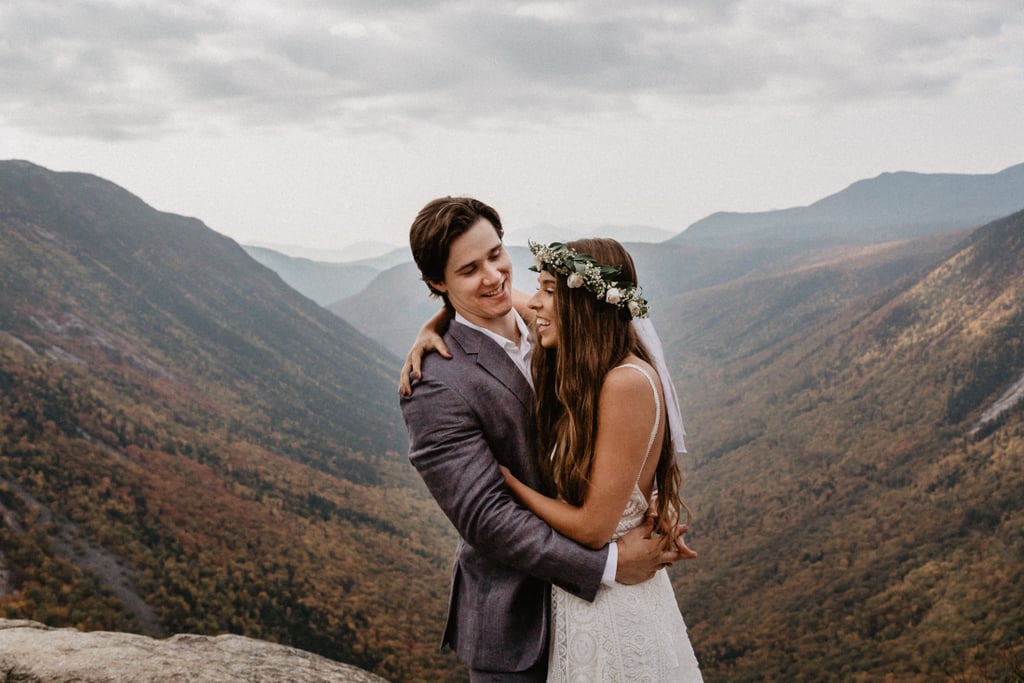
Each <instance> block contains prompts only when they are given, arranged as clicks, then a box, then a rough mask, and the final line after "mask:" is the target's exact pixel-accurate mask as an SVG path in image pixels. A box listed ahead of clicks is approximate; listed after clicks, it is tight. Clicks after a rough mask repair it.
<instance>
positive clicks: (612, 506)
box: [504, 239, 701, 681]
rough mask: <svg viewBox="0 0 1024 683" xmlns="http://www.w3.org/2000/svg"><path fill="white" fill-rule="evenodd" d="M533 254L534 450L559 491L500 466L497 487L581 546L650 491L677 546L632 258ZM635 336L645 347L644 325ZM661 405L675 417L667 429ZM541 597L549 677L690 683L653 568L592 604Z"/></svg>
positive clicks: (613, 248)
mask: <svg viewBox="0 0 1024 683" xmlns="http://www.w3.org/2000/svg"><path fill="white" fill-rule="evenodd" d="M530 248H531V250H532V251H533V253H534V256H535V257H536V265H535V267H534V268H533V270H536V271H538V273H539V275H538V278H537V281H538V289H537V292H536V294H534V295H533V296H532V297H531V298H530V300H529V302H528V307H529V308H530V310H531V311H532V312H533V313H534V327H535V330H536V334H537V342H538V345H539V348H536V349H535V350H534V358H533V380H534V388H535V390H536V396H537V400H536V404H535V405H536V410H535V413H536V419H537V427H538V429H537V432H538V450H537V452H538V453H539V454H543V455H542V456H541V457H540V463H539V464H540V467H541V470H542V472H543V473H544V477H545V479H546V481H547V483H548V484H549V485H550V487H551V490H553V491H555V492H556V493H557V496H558V497H557V498H550V497H547V496H545V495H543V494H542V493H540V492H537V491H534V490H533V489H530V488H529V487H527V486H525V485H523V484H522V483H521V482H520V481H518V480H517V479H516V478H515V477H513V476H512V475H511V474H510V473H508V472H507V471H506V472H504V474H505V477H506V481H507V482H508V484H509V486H510V487H511V488H512V490H513V492H514V493H515V494H516V496H517V497H519V499H520V500H521V501H522V502H523V504H524V505H526V506H527V507H528V508H530V510H532V511H533V512H534V513H535V514H537V515H538V516H539V517H541V518H543V519H544V520H545V521H547V522H548V524H550V525H551V526H552V527H553V528H554V529H555V530H557V531H559V532H560V533H562V534H564V535H566V536H569V537H570V538H573V539H575V540H576V541H578V542H580V543H583V544H586V545H590V546H592V547H601V546H603V545H604V544H605V543H607V542H608V541H609V539H614V538H617V537H618V536H619V535H621V534H623V533H625V532H626V531H628V530H629V529H631V528H633V527H635V526H637V525H639V524H641V523H642V522H643V520H644V517H645V515H646V514H647V512H648V501H649V500H651V498H652V494H653V493H655V492H657V497H656V508H657V516H658V518H659V520H660V525H659V526H660V528H661V529H663V530H664V532H665V542H666V543H667V544H668V543H673V542H676V541H677V538H676V535H677V524H676V523H677V521H678V519H679V511H680V509H681V508H682V509H685V507H683V506H682V503H681V501H680V500H679V482H680V475H679V469H678V466H677V464H676V458H675V447H674V446H673V436H675V440H676V442H677V443H676V445H678V446H679V448H680V449H681V448H682V433H681V432H682V428H681V427H682V426H681V422H680V421H678V413H677V408H676V407H675V404H674V399H675V396H674V391H672V390H671V384H669V383H667V382H663V380H667V374H665V371H664V370H663V371H662V374H663V375H665V376H664V377H661V376H659V374H658V372H657V371H656V370H655V368H654V367H653V366H652V363H653V362H654V361H655V358H654V357H652V355H651V353H650V350H649V349H648V348H646V347H645V345H644V343H642V342H641V341H640V339H639V338H638V334H637V325H635V324H633V321H634V320H635V321H643V322H642V323H641V324H642V325H643V326H645V327H646V326H647V325H649V322H648V321H646V320H645V319H646V317H647V302H646V301H645V300H644V299H643V298H642V297H641V296H640V290H639V288H637V287H636V286H635V285H634V284H633V283H635V282H636V280H637V278H636V271H635V267H634V265H633V261H632V259H631V258H630V256H629V254H628V253H627V252H626V250H625V249H624V248H623V247H622V245H620V244H619V243H618V242H616V241H614V240H608V239H588V240H579V241H576V242H570V243H569V244H560V243H553V244H551V245H547V246H542V245H538V244H533V243H531V245H530ZM646 334H648V335H650V338H651V339H654V340H656V336H654V335H653V330H652V329H648V331H647V333H646ZM655 353H660V348H659V349H657V350H656V351H655ZM666 392H667V393H668V395H666ZM666 398H668V399H669V401H670V404H671V405H672V412H674V413H676V414H675V416H674V417H675V418H677V419H676V420H673V422H675V423H676V425H677V426H676V432H677V433H676V434H675V435H673V434H672V433H671V428H670V426H669V422H670V420H669V411H668V410H666ZM678 540H679V542H680V543H681V539H678ZM682 547H685V546H682ZM552 591H553V592H552V612H553V629H552V641H551V651H550V659H549V668H548V681H570V680H573V681H575V680H593V681H646V680H650V681H699V680H701V675H700V669H699V667H698V665H697V660H696V657H695V656H694V653H693V648H692V647H691V645H690V642H689V640H688V638H687V634H686V626H685V624H684V623H683V619H682V616H681V615H680V613H679V608H678V607H677V605H676V600H675V595H674V592H673V590H672V585H671V582H670V581H669V578H668V574H667V573H666V571H665V570H664V569H663V570H661V571H659V572H658V573H657V574H656V575H655V577H654V578H653V579H651V580H650V581H647V582H644V583H641V584H638V585H631V586H627V585H623V584H616V585H615V586H614V587H602V588H601V589H600V591H599V592H598V595H597V598H596V599H595V600H594V602H592V603H589V602H586V601H583V600H580V599H579V598H577V597H575V596H573V595H571V594H569V593H567V592H565V591H563V590H561V589H559V588H557V587H554V588H553V589H552Z"/></svg>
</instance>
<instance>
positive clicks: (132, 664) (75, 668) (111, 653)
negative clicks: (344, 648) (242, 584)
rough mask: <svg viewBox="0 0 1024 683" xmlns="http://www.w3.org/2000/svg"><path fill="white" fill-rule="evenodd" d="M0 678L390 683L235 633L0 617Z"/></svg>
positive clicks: (28, 682) (113, 682) (78, 682)
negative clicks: (154, 634)
mask: <svg viewBox="0 0 1024 683" xmlns="http://www.w3.org/2000/svg"><path fill="white" fill-rule="evenodd" d="M0 681H18V682H19V683H62V682H65V681H66V682H70V681H75V683H128V682H132V683H158V682H159V683H165V682H166V681H197V682H202V683H243V682H253V683H256V682H258V683H279V682H280V681H296V682H300V683H387V681H385V679H383V678H380V677H379V676H375V675H374V674H371V673H369V672H367V671H364V670H362V669H360V668H358V667H355V666H351V665H349V664H342V663H340V662H335V661H332V660H330V659H327V658H326V657H321V656H319V655H315V654H312V653H310V652H305V651H303V650H299V649H296V648H293V647H287V646H284V645H277V644H274V643H268V642H266V641H262V640H255V639H253V638H245V637H243V636H236V635H222V636H198V635H189V634H179V635H176V636H171V637H170V638H165V639H155V638H149V637H147V636H140V635H135V634H131V633H115V632H110V631H93V632H82V631H76V630H75V629H69V628H50V627H49V626H45V625H43V624H40V623H38V622H35V621H15V620H7V619H0Z"/></svg>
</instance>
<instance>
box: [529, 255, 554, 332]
mask: <svg viewBox="0 0 1024 683" xmlns="http://www.w3.org/2000/svg"><path fill="white" fill-rule="evenodd" d="M557 284H558V280H557V279H556V278H555V276H554V275H552V274H551V273H549V272H547V271H546V270H542V271H541V273H540V275H538V276H537V291H536V293H534V295H533V296H532V297H530V301H529V302H527V306H529V307H530V309H531V310H533V312H534V313H535V314H536V319H535V320H534V323H533V324H534V328H535V329H536V330H537V342H538V343H539V344H540V346H541V348H543V349H553V348H556V347H557V346H558V311H556V310H555V285H557Z"/></svg>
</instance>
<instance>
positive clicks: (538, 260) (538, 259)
mask: <svg viewBox="0 0 1024 683" xmlns="http://www.w3.org/2000/svg"><path fill="white" fill-rule="evenodd" d="M543 265H544V259H542V258H541V257H540V254H539V253H537V254H534V255H533V267H534V268H537V269H538V270H539V269H540V268H541V266H543Z"/></svg>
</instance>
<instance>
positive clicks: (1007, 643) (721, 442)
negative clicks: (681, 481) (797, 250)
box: [668, 213, 1024, 681]
mask: <svg viewBox="0 0 1024 683" xmlns="http://www.w3.org/2000/svg"><path fill="white" fill-rule="evenodd" d="M920 246H921V243H920V242H918V243H916V245H914V244H912V245H910V247H909V249H905V251H908V253H909V252H912V251H913V250H914V249H915V248H918V247H920ZM887 253H888V254H890V255H891V254H892V250H891V248H889V249H886V250H884V251H882V252H876V253H874V254H864V255H863V256H861V257H858V258H855V259H852V260H841V261H837V262H833V263H827V264H821V265H818V266H816V267H813V268H806V269H801V270H798V271H794V272H790V273H785V274H778V275H774V276H766V277H758V278H750V279H747V280H742V281H737V282H734V283H730V284H727V285H722V286H719V287H715V288H709V289H706V290H699V291H694V292H689V293H686V294H684V295H682V296H681V297H679V298H678V299H677V300H676V301H675V302H674V303H673V305H672V306H671V310H670V311H668V315H669V317H670V318H672V319H673V320H677V321H679V324H678V327H676V328H675V330H676V331H675V333H674V334H673V335H672V338H671V339H670V340H669V341H668V346H669V348H670V349H672V352H673V354H674V356H675V359H674V360H675V365H676V367H677V368H678V370H679V373H678V380H677V383H678V384H679V385H680V389H681V392H682V394H683V402H684V404H685V405H686V413H687V415H686V418H687V423H688V426H689V430H690V432H691V436H690V438H689V439H688V444H690V445H691V455H690V456H689V458H688V460H689V465H688V467H687V468H686V469H687V470H688V472H687V475H688V487H687V488H688V493H689V500H690V504H691V506H692V507H693V508H694V510H695V512H696V515H697V520H696V522H695V523H694V532H693V534H692V541H693V545H695V546H696V547H697V548H698V549H699V550H700V551H701V558H700V560H699V561H697V562H694V563H691V564H688V565H687V566H686V568H685V570H683V571H681V572H678V573H677V574H676V575H675V585H676V587H677V591H678V595H679V598H680V602H681V604H682V606H683V612H684V614H686V615H687V617H688V619H689V623H690V625H691V636H692V638H693V640H694V642H695V645H696V648H697V651H698V655H699V656H700V657H701V659H702V662H703V663H704V665H705V666H706V668H707V670H708V673H709V675H708V679H709V680H728V681H755V680H789V681H817V680H842V681H852V680H863V681H876V680H883V679H884V678H885V676H886V675H890V674H892V675H894V676H895V677H896V679H897V680H918V681H930V680H943V679H947V680H958V681H984V680H993V681H995V680H998V681H1010V680H1020V676H1021V674H1022V672H1024V667H1022V666H1021V662H1022V661H1024V656H1022V653H1024V620H1022V619H1021V616H1020V607H1019V606H1020V605H1021V604H1024V534H1022V532H1024V511H1022V510H1021V507H1020V501H1021V500H1024V412H1022V407H1021V404H1020V402H1019V400H1018V401H1016V402H1011V403H1010V405H1011V406H1012V408H1011V409H1009V410H1008V411H1006V412H1004V413H1002V414H1001V415H999V416H998V418H996V419H995V420H994V421H993V422H990V423H987V424H984V425H980V424H978V422H979V419H980V417H981V415H982V412H983V411H984V409H986V408H987V407H989V406H991V405H992V403H993V402H994V401H996V400H997V399H998V398H999V397H1000V396H1002V395H1004V393H1005V392H1006V391H1007V390H1008V389H1010V388H1011V387H1012V386H1013V385H1014V383H1015V382H1017V381H1018V380H1019V379H1020V378H1021V377H1022V376H1024V213H1018V214H1016V215H1014V216H1011V217H1009V218H1007V219H1003V220H1000V221H997V222H995V223H992V224H990V225H988V226H985V227H984V228H982V229H980V230H978V231H977V232H974V233H972V234H970V235H969V236H968V237H966V238H965V239H964V240H963V241H962V242H961V243H960V244H958V245H957V246H956V247H955V248H954V249H952V250H951V251H950V252H949V253H948V255H947V256H946V257H944V258H940V259H937V260H936V262H935V264H934V265H933V266H931V267H928V268H924V269H920V268H918V269H914V270H911V271H908V272H906V275H905V276H904V277H902V278H900V279H898V280H897V281H895V282H894V283H893V284H891V285H890V286H888V287H885V288H883V289H880V290H878V289H872V288H870V287H863V284H864V279H865V276H866V275H869V276H870V274H871V273H872V271H873V272H874V273H875V275H877V274H879V273H881V272H883V271H884V269H885V267H886V264H885V261H887V260H889V261H890V263H891V259H887V258H886V254H887ZM865 265H867V267H865ZM871 277H874V276H871ZM865 292H866V293H865ZM1018 398H1019V397H1018Z"/></svg>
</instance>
